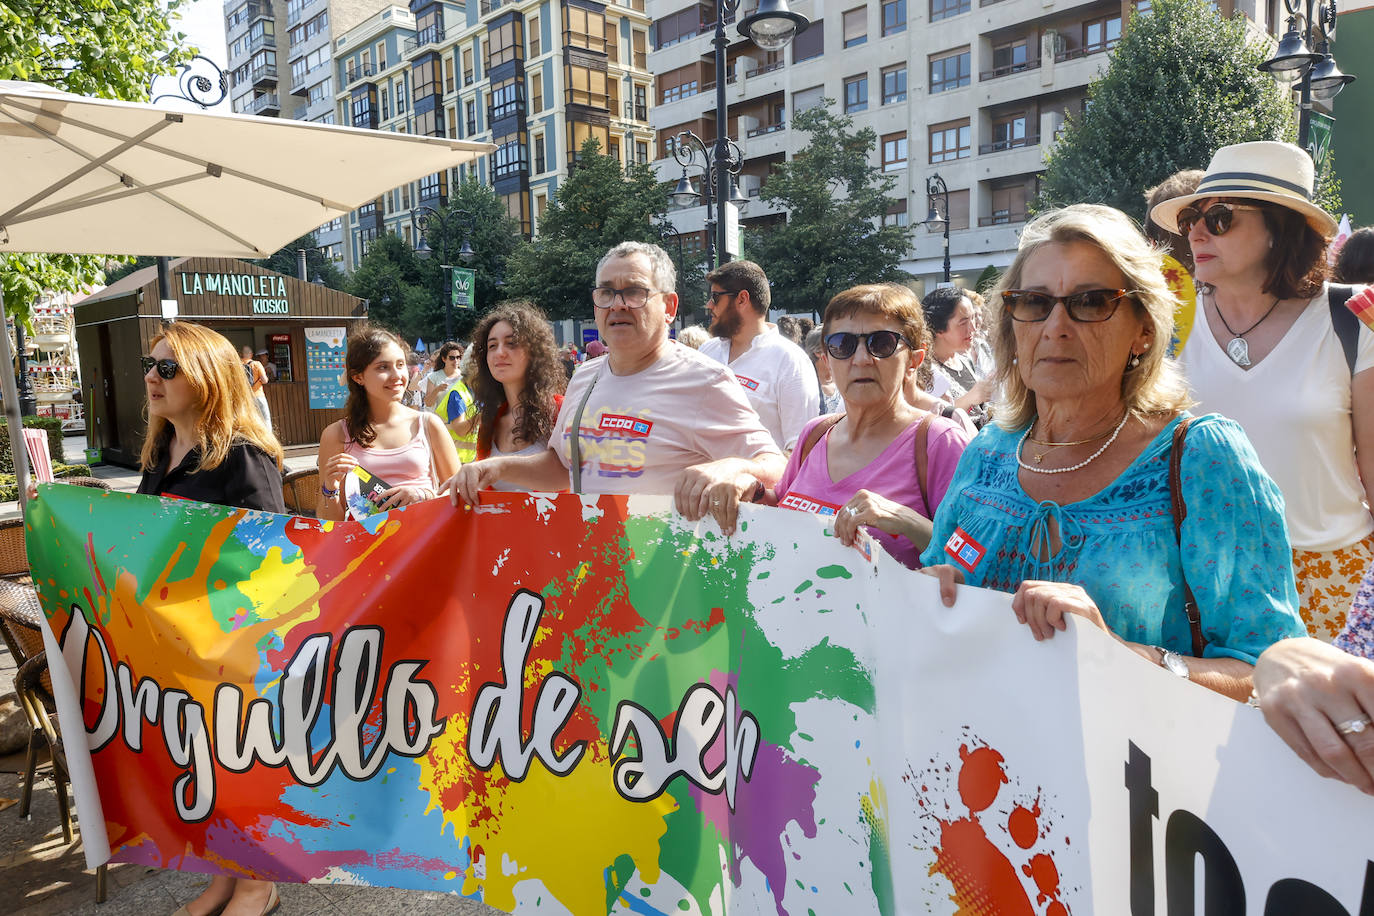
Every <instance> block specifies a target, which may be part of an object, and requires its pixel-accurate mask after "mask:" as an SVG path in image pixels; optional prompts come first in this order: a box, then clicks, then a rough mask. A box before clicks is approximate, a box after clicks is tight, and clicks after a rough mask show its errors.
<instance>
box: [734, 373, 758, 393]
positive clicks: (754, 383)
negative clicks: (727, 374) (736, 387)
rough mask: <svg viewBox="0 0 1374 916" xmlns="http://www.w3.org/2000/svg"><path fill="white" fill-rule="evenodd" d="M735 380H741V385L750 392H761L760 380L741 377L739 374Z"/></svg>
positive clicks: (745, 376)
mask: <svg viewBox="0 0 1374 916" xmlns="http://www.w3.org/2000/svg"><path fill="white" fill-rule="evenodd" d="M735 378H737V379H739V383H740V384H741V385H743V386H744V387H745V388H748V389H749V390H750V391H758V390H759V382H758V379H752V378H750V377H749V376H747V375H740V374H739V373H738V372H736V373H735Z"/></svg>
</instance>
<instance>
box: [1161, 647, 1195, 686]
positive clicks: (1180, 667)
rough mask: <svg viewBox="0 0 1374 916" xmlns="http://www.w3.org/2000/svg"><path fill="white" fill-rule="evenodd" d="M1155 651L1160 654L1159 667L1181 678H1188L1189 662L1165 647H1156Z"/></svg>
mask: <svg viewBox="0 0 1374 916" xmlns="http://www.w3.org/2000/svg"><path fill="white" fill-rule="evenodd" d="M1155 651H1156V652H1158V653H1159V665H1160V667H1161V668H1167V669H1168V670H1170V671H1172V672H1173V673H1174V674H1177V675H1178V676H1179V677H1181V678H1185V679H1186V678H1187V677H1188V660H1187V659H1186V658H1184V657H1183V656H1182V655H1179V654H1178V653H1177V652H1170V651H1169V650H1168V649H1166V648H1164V647H1163V646H1155Z"/></svg>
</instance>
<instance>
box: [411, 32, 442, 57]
mask: <svg viewBox="0 0 1374 916" xmlns="http://www.w3.org/2000/svg"><path fill="white" fill-rule="evenodd" d="M443 40H444V27H443V26H441V25H431V26H428V27H427V28H423V29H421V30H420V31H419V32H417V33H416V35H415V37H414V38H407V39H406V43H405V52H404V53H405V54H407V55H408V54H411V53H412V52H414V51H418V50H419V49H420V48H423V47H425V46H426V45H436V44H438V43H439V42H441V41H443Z"/></svg>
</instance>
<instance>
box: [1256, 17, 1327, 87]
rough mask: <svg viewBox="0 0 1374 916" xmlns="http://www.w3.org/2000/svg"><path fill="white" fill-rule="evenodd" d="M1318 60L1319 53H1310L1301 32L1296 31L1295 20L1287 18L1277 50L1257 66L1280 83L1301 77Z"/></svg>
mask: <svg viewBox="0 0 1374 916" xmlns="http://www.w3.org/2000/svg"><path fill="white" fill-rule="evenodd" d="M1319 60H1321V55H1320V54H1314V53H1312V51H1310V50H1309V49H1308V47H1307V42H1305V41H1303V38H1302V34H1301V33H1300V32H1298V23H1297V20H1296V19H1289V20H1288V31H1287V32H1285V33H1284V36H1283V38H1282V39H1281V40H1280V41H1279V47H1278V50H1277V51H1275V52H1274V56H1273V57H1271V58H1269V59H1268V60H1266V61H1265V62H1264V63H1262V64H1260V65H1259V68H1260V69H1261V70H1264V71H1265V72H1267V73H1269V74H1270V75H1271V76H1273V77H1274V79H1276V80H1278V81H1279V82H1280V83H1293V82H1296V81H1297V80H1300V79H1302V78H1303V75H1304V74H1305V73H1307V71H1308V69H1309V68H1310V67H1312V65H1314V64H1315V63H1317V62H1318V61H1319Z"/></svg>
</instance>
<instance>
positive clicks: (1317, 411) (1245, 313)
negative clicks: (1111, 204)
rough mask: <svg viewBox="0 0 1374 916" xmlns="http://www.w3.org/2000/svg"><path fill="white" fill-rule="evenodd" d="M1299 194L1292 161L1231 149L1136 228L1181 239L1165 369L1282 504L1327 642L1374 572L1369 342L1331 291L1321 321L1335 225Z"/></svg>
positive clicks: (1300, 166) (1281, 151)
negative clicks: (1275, 488)
mask: <svg viewBox="0 0 1374 916" xmlns="http://www.w3.org/2000/svg"><path fill="white" fill-rule="evenodd" d="M1312 190H1313V169H1312V160H1311V158H1310V157H1309V156H1308V155H1307V153H1305V152H1304V151H1303V150H1301V149H1299V148H1298V147H1296V146H1293V145H1292V144H1289V143H1276V142H1270V141H1264V142H1256V143H1239V144H1236V145H1234V146H1226V147H1222V148H1221V149H1220V150H1218V151H1217V153H1216V155H1215V156H1213V157H1212V162H1211V164H1210V165H1209V166H1208V167H1207V172H1206V174H1205V175H1204V177H1203V179H1202V181H1201V183H1200V184H1199V185H1198V189H1197V191H1196V193H1193V194H1189V195H1185V196H1183V197H1177V198H1174V199H1173V200H1168V201H1165V202H1163V203H1161V204H1159V205H1158V206H1156V207H1155V208H1154V209H1153V210H1152V211H1151V212H1150V218H1151V219H1153V220H1154V221H1155V222H1156V223H1158V224H1159V225H1161V226H1163V227H1164V228H1166V229H1168V230H1170V231H1177V232H1178V233H1179V234H1180V235H1184V236H1186V237H1187V239H1188V241H1189V243H1190V245H1191V247H1192V252H1193V259H1194V262H1195V264H1196V269H1195V271H1194V277H1195V279H1196V280H1197V281H1198V283H1199V285H1200V293H1199V296H1198V309H1197V317H1196V324H1195V325H1194V327H1193V333H1192V334H1191V335H1190V336H1189V338H1188V343H1187V345H1186V346H1185V347H1184V349H1183V352H1182V353H1181V354H1180V355H1179V363H1180V364H1181V365H1182V367H1183V369H1184V371H1185V372H1186V373H1187V376H1188V381H1189V384H1190V386H1191V387H1192V389H1193V394H1194V396H1195V397H1196V398H1197V399H1198V400H1199V401H1200V402H1201V410H1203V411H1215V412H1217V413H1221V414H1224V415H1226V416H1229V417H1231V418H1232V419H1234V420H1236V421H1237V422H1239V423H1240V425H1241V427H1242V428H1244V430H1245V432H1246V434H1247V435H1248V436H1249V437H1250V440H1251V441H1252V442H1253V443H1254V446H1255V451H1256V452H1258V453H1259V457H1260V462H1261V464H1263V465H1264V468H1265V470H1267V471H1268V472H1269V474H1270V475H1271V476H1272V477H1273V478H1274V480H1275V482H1276V483H1277V484H1278V485H1279V489H1280V490H1281V491H1282V492H1283V497H1284V501H1285V504H1286V516H1287V521H1288V529H1289V536H1290V538H1291V540H1292V544H1293V561H1294V571H1295V573H1296V575H1297V583H1298V594H1299V597H1300V599H1301V602H1302V607H1301V610H1302V615H1303V619H1304V621H1305V622H1306V623H1307V625H1308V628H1309V629H1310V630H1311V632H1312V634H1313V635H1314V636H1318V637H1321V638H1323V639H1326V640H1328V641H1329V640H1330V639H1331V638H1333V637H1334V636H1336V634H1337V633H1338V632H1339V631H1340V628H1341V626H1342V624H1343V622H1344V619H1345V616H1346V611H1347V609H1348V608H1349V607H1350V602H1351V599H1352V598H1353V597H1354V595H1355V591H1356V589H1357V587H1358V585H1359V582H1360V578H1361V575H1362V574H1363V573H1364V570H1365V568H1366V567H1367V566H1369V565H1370V561H1371V559H1374V534H1371V532H1374V518H1372V517H1371V516H1370V512H1369V509H1368V508H1366V506H1365V502H1366V500H1369V501H1370V502H1371V503H1374V371H1371V369H1374V334H1371V332H1370V331H1369V330H1368V329H1367V328H1365V327H1363V326H1362V325H1360V324H1359V322H1358V321H1355V320H1353V317H1352V316H1350V315H1349V314H1348V312H1347V313H1346V314H1344V315H1343V314H1341V313H1342V312H1343V311H1346V310H1345V309H1344V306H1343V304H1342V303H1343V301H1344V300H1343V297H1342V295H1341V289H1339V288H1338V289H1337V295H1336V302H1335V303H1334V304H1335V306H1336V307H1335V308H1332V305H1333V303H1332V301H1331V295H1330V294H1331V292H1332V287H1331V286H1329V285H1328V284H1327V283H1325V279H1326V246H1327V242H1328V240H1329V239H1330V238H1331V236H1332V235H1333V234H1334V233H1335V229H1336V222H1335V220H1333V219H1332V218H1331V216H1330V215H1329V214H1327V213H1326V212H1325V211H1324V210H1322V209H1321V208H1320V207H1318V206H1317V205H1316V204H1314V203H1313V202H1312ZM1345 294H1346V295H1348V290H1347V291H1345ZM1219 561H1224V558H1219Z"/></svg>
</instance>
